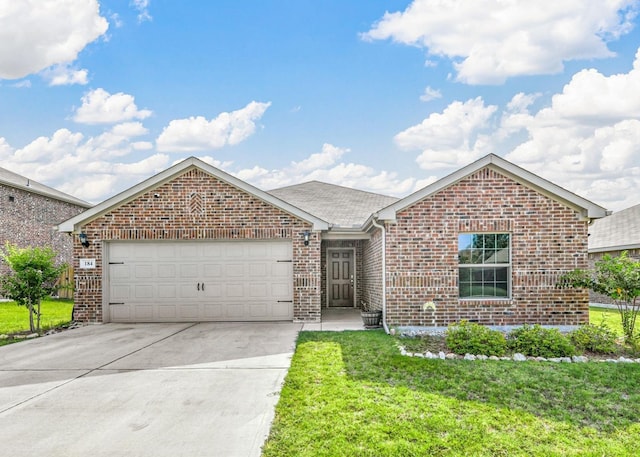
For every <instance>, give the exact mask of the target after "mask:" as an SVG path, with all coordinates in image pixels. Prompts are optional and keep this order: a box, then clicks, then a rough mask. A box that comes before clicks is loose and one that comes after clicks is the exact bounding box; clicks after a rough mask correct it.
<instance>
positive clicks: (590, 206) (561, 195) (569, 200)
mask: <svg viewBox="0 0 640 457" xmlns="http://www.w3.org/2000/svg"><path fill="white" fill-rule="evenodd" d="M485 167H490V168H492V169H494V170H496V171H498V172H499V173H501V174H503V175H505V176H507V177H509V178H510V179H513V180H514V181H516V182H519V183H520V184H522V185H524V186H527V187H529V188H532V189H534V190H536V191H537V192H540V193H541V194H543V195H546V196H548V197H550V198H552V199H554V200H556V201H559V202H561V203H563V204H565V205H566V206H568V207H570V208H573V209H575V210H576V211H578V212H579V213H580V214H582V216H583V217H585V218H593V219H595V218H600V217H605V216H606V215H607V210H606V209H605V208H603V207H602V206H599V205H596V204H595V203H593V202H591V201H589V200H586V199H584V198H582V197H580V196H578V195H576V194H574V193H572V192H569V191H568V190H566V189H564V188H562V187H560V186H558V185H556V184H553V183H552V182H550V181H547V180H546V179H543V178H541V177H540V176H538V175H536V174H534V173H531V172H530V171H527V170H525V169H524V168H520V167H519V166H517V165H514V164H513V163H511V162H509V161H507V160H505V159H503V158H501V157H498V156H497V155H495V154H489V155H486V156H484V157H482V158H481V159H479V160H476V161H475V162H473V163H471V164H469V165H467V166H466V167H464V168H461V169H460V170H458V171H456V172H454V173H451V174H450V175H448V176H445V177H444V178H442V179H440V180H438V181H436V182H434V183H433V184H431V185H429V186H427V187H424V188H423V189H421V190H419V191H417V192H414V193H413V194H411V195H409V196H408V197H405V198H403V199H401V200H399V201H397V202H396V203H394V204H392V205H390V206H388V207H386V208H384V209H382V210H380V211H379V212H378V214H377V215H376V217H377V219H379V220H387V221H395V219H396V214H397V213H398V212H399V211H402V210H403V209H405V208H408V207H410V206H412V205H413V204H415V203H417V202H418V201H420V200H422V199H424V198H426V197H428V196H430V195H433V194H435V193H437V192H440V191H441V190H443V189H445V188H447V187H449V186H451V185H453V184H455V183H457V182H458V181H461V180H462V179H464V178H466V177H467V176H469V175H472V174H473V173H475V172H477V171H479V170H481V169H483V168H485Z"/></svg>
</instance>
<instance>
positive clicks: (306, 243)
mask: <svg viewBox="0 0 640 457" xmlns="http://www.w3.org/2000/svg"><path fill="white" fill-rule="evenodd" d="M310 235H311V234H310V233H309V231H308V230H306V231H305V232H304V233H303V234H302V236H303V237H304V245H305V246H309V236H310Z"/></svg>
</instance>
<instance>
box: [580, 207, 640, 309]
mask: <svg viewBox="0 0 640 457" xmlns="http://www.w3.org/2000/svg"><path fill="white" fill-rule="evenodd" d="M624 251H627V254H628V255H629V257H631V258H633V259H636V260H640V205H635V206H632V207H630V208H626V209H623V210H621V211H617V212H615V213H613V214H611V215H609V216H607V217H604V218H602V219H598V220H596V221H594V222H593V224H592V225H591V226H590V227H589V268H594V267H595V263H596V262H597V261H598V260H600V259H602V257H603V256H604V255H605V254H609V255H611V256H614V257H615V256H618V255H620V254H621V253H622V252H624ZM589 300H590V301H591V302H593V303H606V304H611V303H613V300H612V299H611V298H609V297H607V296H606V295H602V294H597V293H595V292H589Z"/></svg>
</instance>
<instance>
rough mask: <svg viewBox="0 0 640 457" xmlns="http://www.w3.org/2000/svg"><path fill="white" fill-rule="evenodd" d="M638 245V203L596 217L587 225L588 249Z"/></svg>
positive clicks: (639, 244) (639, 207) (639, 231)
mask: <svg viewBox="0 0 640 457" xmlns="http://www.w3.org/2000/svg"><path fill="white" fill-rule="evenodd" d="M635 247H640V205H636V206H632V207H631V208H627V209H623V210H622V211H618V212H617V213H613V214H612V215H611V216H607V217H603V218H602V219H597V220H596V221H595V222H594V223H593V225H592V226H591V227H589V251H600V252H602V251H608V250H619V249H620V248H624V249H632V248H635Z"/></svg>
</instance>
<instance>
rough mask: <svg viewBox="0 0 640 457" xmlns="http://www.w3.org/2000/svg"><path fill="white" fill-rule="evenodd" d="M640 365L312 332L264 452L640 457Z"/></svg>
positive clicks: (375, 334)
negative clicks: (474, 352) (426, 349)
mask: <svg viewBox="0 0 640 457" xmlns="http://www.w3.org/2000/svg"><path fill="white" fill-rule="evenodd" d="M638 379H640V365H637V364H611V363H588V364H553V363H533V362H528V363H518V362H494V361H484V362H468V361H464V360H428V359H420V358H410V357H404V356H401V355H400V354H399V352H398V349H397V347H396V346H395V341H394V339H393V338H392V337H389V336H387V335H385V334H384V333H383V332H381V331H367V332H362V331H360V332H301V333H300V335H299V338H298V343H297V347H296V352H295V354H294V357H293V359H292V363H291V368H290V370H289V373H288V375H287V378H286V380H285V383H284V386H283V389H282V393H281V397H280V401H279V403H278V405H277V408H276V417H275V420H274V422H273V426H272V429H271V433H270V436H269V438H268V440H267V442H266V443H265V446H264V449H263V456H265V457H271V456H279V457H282V456H424V455H436V456H549V455H563V456H574V455H581V456H583V455H586V456H596V455H597V456H602V455H607V456H614V455H616V456H624V455H640V440H639V439H638V436H640V410H639V409H638V408H637V405H638V404H640V384H639V383H638Z"/></svg>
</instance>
